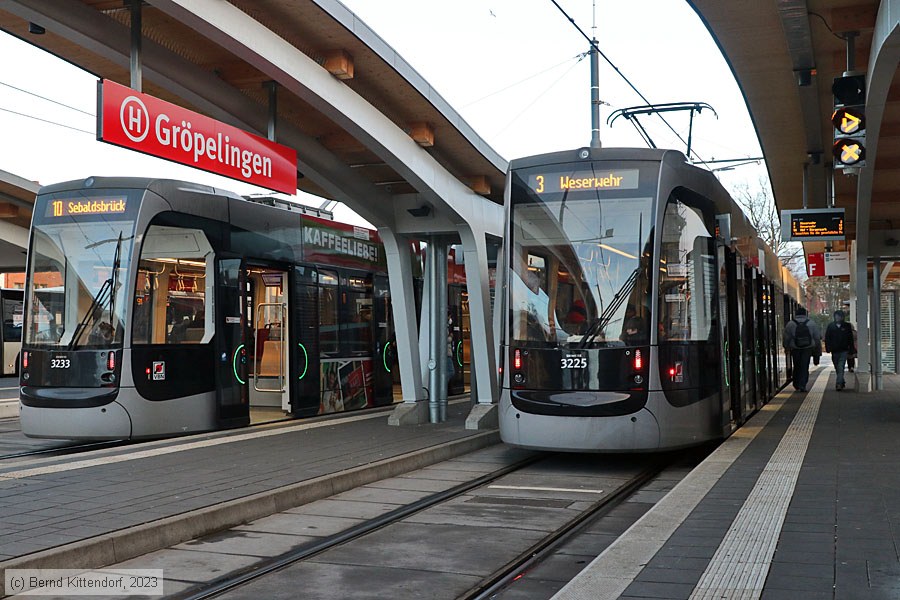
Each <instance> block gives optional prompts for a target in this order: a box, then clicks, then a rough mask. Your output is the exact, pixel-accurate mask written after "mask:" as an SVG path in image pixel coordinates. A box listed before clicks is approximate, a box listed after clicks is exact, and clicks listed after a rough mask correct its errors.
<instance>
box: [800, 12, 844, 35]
mask: <svg viewBox="0 0 900 600" xmlns="http://www.w3.org/2000/svg"><path fill="white" fill-rule="evenodd" d="M806 14H808V15H812V16H813V17H819V19H820V20H821V21H822V23H823V24H824V25H825V27H827V28H828V31H830V32H831V35H833V36H834V37H836V38H837V39H839V40H841V41H842V42H846V41H847V38H845V37H844V36H842V35H840V34H837V33H835V31H834V29H832V28H831V25H829V24H828V21H827V20H825V17H823V16H822V15H820V14H819V13H817V12H814V11H811V10H809V11H806Z"/></svg>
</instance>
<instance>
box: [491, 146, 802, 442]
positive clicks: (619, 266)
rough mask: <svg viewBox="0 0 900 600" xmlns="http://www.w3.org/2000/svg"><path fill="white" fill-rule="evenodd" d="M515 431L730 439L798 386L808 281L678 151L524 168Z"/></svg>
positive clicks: (541, 159)
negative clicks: (786, 337) (792, 356)
mask: <svg viewBox="0 0 900 600" xmlns="http://www.w3.org/2000/svg"><path fill="white" fill-rule="evenodd" d="M506 193H507V198H506V207H507V208H506V210H507V213H506V216H507V231H506V236H507V237H506V240H507V243H506V255H505V260H506V261H507V264H506V268H505V269H504V271H503V273H504V277H503V278H502V282H501V285H502V287H501V291H500V292H499V294H500V297H501V298H502V307H501V317H500V321H501V325H500V332H501V335H500V339H501V342H500V343H501V349H500V352H501V365H502V366H501V400H500V432H501V436H502V439H503V441H505V442H506V443H508V444H512V445H515V446H520V447H525V448H534V449H542V450H558V451H573V452H633V451H637V452H641V451H660V450H666V449H674V448H680V447H687V446H691V445H696V444H700V443H703V442H705V441H708V440H714V439H717V438H722V437H724V436H727V435H729V434H730V433H731V431H733V430H734V429H735V428H736V427H737V426H739V425H740V424H741V423H742V422H744V421H745V420H746V419H747V418H748V416H749V415H750V414H752V413H753V412H755V411H756V410H757V409H758V408H759V407H760V406H762V405H763V404H764V403H766V402H767V401H768V400H769V399H771V398H772V397H773V396H774V394H775V393H777V391H778V390H779V389H780V388H781V387H782V386H783V385H784V384H785V383H786V382H787V374H788V369H789V364H788V361H789V357H788V356H786V355H785V352H784V350H783V349H782V348H781V343H780V340H781V332H782V328H783V326H784V324H785V322H786V321H787V320H789V319H790V318H791V317H792V316H793V313H794V310H795V308H796V306H797V298H798V297H799V290H798V286H797V283H796V281H795V280H794V278H793V277H792V276H791V275H790V273H789V272H788V271H787V269H785V268H784V267H783V266H782V265H781V263H780V262H779V261H778V259H777V257H776V256H775V255H774V254H773V253H772V252H771V251H769V250H768V249H767V248H766V247H764V245H763V244H762V242H761V241H760V240H759V239H758V237H757V235H756V232H755V231H754V230H753V228H752V227H751V226H750V225H749V224H748V222H747V220H746V218H745V216H744V214H743V212H742V211H741V209H740V208H739V207H738V206H737V205H736V204H735V202H734V201H733V199H732V198H731V197H730V196H729V195H728V193H727V192H726V191H725V190H724V189H723V188H722V186H721V185H720V184H719V182H718V181H717V179H716V178H715V176H714V175H713V174H712V173H710V172H708V171H706V170H703V169H699V168H697V167H694V166H692V165H690V164H688V163H687V161H686V160H685V157H684V155H682V154H681V153H679V152H675V151H666V150H655V149H652V150H651V149H647V150H643V149H615V148H613V149H586V148H585V149H581V150H573V151H565V152H557V153H553V154H545V155H540V156H533V157H528V158H522V159H519V160H514V161H512V162H511V163H510V167H509V174H508V179H507V192H506Z"/></svg>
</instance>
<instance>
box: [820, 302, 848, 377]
mask: <svg viewBox="0 0 900 600" xmlns="http://www.w3.org/2000/svg"><path fill="white" fill-rule="evenodd" d="M852 349H853V327H852V326H851V325H850V323H848V322H846V321H845V320H844V311H842V310H836V311H834V321H832V322H831V323H829V324H828V329H826V330H825V352H830V353H831V362H833V363H834V372H835V373H836V374H837V383H836V384H835V389H837V390H842V389H844V388H845V387H846V384H845V383H844V365H846V364H847V355H848V354H849V353H850V351H851V350H852Z"/></svg>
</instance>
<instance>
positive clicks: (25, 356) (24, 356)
mask: <svg viewBox="0 0 900 600" xmlns="http://www.w3.org/2000/svg"><path fill="white" fill-rule="evenodd" d="M22 368H23V369H27V368H28V353H27V352H23V353H22Z"/></svg>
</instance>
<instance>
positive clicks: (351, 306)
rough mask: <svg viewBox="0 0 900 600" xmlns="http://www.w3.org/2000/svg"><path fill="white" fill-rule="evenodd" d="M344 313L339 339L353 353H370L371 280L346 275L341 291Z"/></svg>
mask: <svg viewBox="0 0 900 600" xmlns="http://www.w3.org/2000/svg"><path fill="white" fill-rule="evenodd" d="M341 299H342V303H343V305H344V314H345V315H346V316H345V318H344V320H343V321H342V322H341V340H343V342H344V344H345V347H346V349H347V350H348V351H350V352H351V353H353V354H371V353H372V282H371V281H366V279H365V278H362V277H348V278H347V285H346V286H345V287H344V289H343V291H342V293H341Z"/></svg>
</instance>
